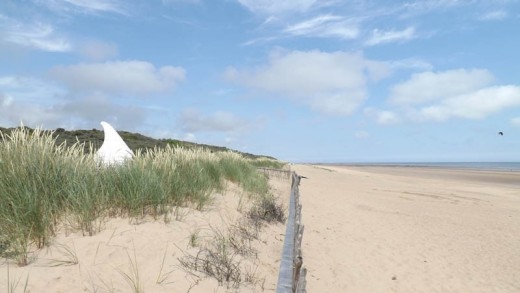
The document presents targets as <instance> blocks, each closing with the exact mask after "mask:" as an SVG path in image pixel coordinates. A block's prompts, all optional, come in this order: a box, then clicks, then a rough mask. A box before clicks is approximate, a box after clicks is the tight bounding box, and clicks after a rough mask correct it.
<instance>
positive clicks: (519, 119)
mask: <svg viewBox="0 0 520 293" xmlns="http://www.w3.org/2000/svg"><path fill="white" fill-rule="evenodd" d="M511 124H513V126H517V127H520V117H515V118H513V119H511Z"/></svg>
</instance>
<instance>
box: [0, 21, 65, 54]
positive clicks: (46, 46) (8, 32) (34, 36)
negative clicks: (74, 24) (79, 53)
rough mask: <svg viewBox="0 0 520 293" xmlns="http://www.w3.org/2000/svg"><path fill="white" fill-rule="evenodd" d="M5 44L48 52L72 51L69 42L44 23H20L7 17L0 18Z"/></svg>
mask: <svg viewBox="0 0 520 293" xmlns="http://www.w3.org/2000/svg"><path fill="white" fill-rule="evenodd" d="M0 25H1V26H3V33H2V34H0V36H2V38H3V40H4V41H5V42H9V43H12V44H17V45H20V46H23V47H28V48H33V49H37V50H42V51H48V52H68V51H70V50H71V49H72V45H71V44H70V42H69V41H68V40H67V39H65V38H64V37H62V36H59V34H57V33H56V32H55V28H54V27H53V26H52V25H50V24H46V23H39V22H35V23H28V24H26V23H21V22H18V21H15V20H12V19H10V18H7V17H2V18H0Z"/></svg>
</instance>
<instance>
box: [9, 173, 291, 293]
mask: <svg viewBox="0 0 520 293" xmlns="http://www.w3.org/2000/svg"><path fill="white" fill-rule="evenodd" d="M270 183H271V186H272V188H273V189H272V190H273V193H274V194H275V195H278V196H280V197H281V200H283V201H284V202H287V201H288V197H289V189H290V182H289V181H288V180H280V179H274V180H271V182H270ZM248 204H250V201H249V200H248V197H247V195H244V194H243V192H241V191H240V190H239V189H238V188H236V187H230V188H228V190H227V192H226V193H225V194H222V195H215V197H214V202H213V204H212V205H210V206H208V207H207V209H205V210H204V211H196V210H193V209H184V210H180V211H178V212H179V213H178V215H180V219H179V220H175V216H172V217H173V218H172V221H171V222H169V223H164V221H162V220H159V221H154V220H153V219H144V220H143V221H141V223H138V224H135V223H129V220H128V219H110V220H107V221H106V222H104V224H103V229H102V231H101V232H99V233H97V234H96V235H94V236H90V237H89V236H83V235H82V234H81V233H80V232H71V231H67V230H69V229H66V228H63V229H62V231H60V233H59V234H58V235H57V236H56V237H55V238H54V239H53V240H52V245H50V246H49V247H46V248H44V249H42V250H39V251H35V252H34V254H33V257H34V260H33V262H32V263H31V264H29V265H28V266H25V267H18V266H17V265H16V264H15V263H14V262H13V261H7V260H0V292H8V290H7V289H8V287H9V286H10V287H11V288H12V287H16V288H15V289H16V290H15V291H14V292H24V291H23V290H24V285H25V282H26V280H28V282H27V283H28V287H27V289H28V290H27V292H35V293H36V292H37V293H39V292H53V293H55V292H67V293H70V292H134V290H133V289H132V286H133V285H132V283H131V281H130V280H129V279H127V278H126V277H125V275H128V276H130V279H133V280H134V281H135V280H139V282H140V287H141V288H142V289H143V291H142V292H192V293H194V292H235V291H240V292H273V291H275V289H276V282H277V280H278V270H279V259H280V257H281V250H282V245H283V239H284V236H283V233H284V231H285V226H284V225H283V224H272V225H269V226H267V227H264V229H263V230H262V233H261V234H260V237H259V240H257V241H254V242H253V244H252V246H253V247H254V248H255V249H256V250H257V253H258V257H257V258H255V257H252V258H250V259H245V260H243V261H242V263H241V265H242V266H243V268H244V270H245V271H243V273H245V272H246V271H247V272H249V273H254V276H255V278H256V279H255V283H256V284H255V285H244V286H241V287H240V288H239V289H234V288H227V287H226V285H223V286H219V284H218V282H217V281H216V280H215V279H211V278H204V276H202V275H201V274H197V275H194V274H191V273H189V272H186V271H185V270H183V268H182V267H181V266H180V263H179V258H180V257H182V256H183V255H184V254H185V253H189V254H192V255H195V254H196V253H197V251H198V250H199V249H198V248H196V247H192V246H191V245H190V239H192V236H193V235H195V236H196V242H197V243H198V245H199V246H202V245H201V244H202V243H204V242H209V241H210V240H211V239H212V235H214V234H215V232H217V231H218V232H221V233H226V231H227V230H228V228H229V227H230V226H231V225H233V224H235V223H236V222H237V221H238V220H239V219H240V218H241V217H242V216H243V213H244V212H245V211H247V207H248ZM67 251H69V252H67ZM70 252H72V254H75V257H77V260H78V263H77V264H73V263H68V262H70V261H71V260H72V259H73V257H72V256H71V253H70ZM135 268H137V270H135ZM136 271H137V272H138V275H139V277H135V275H134V272H136ZM8 278H9V281H8ZM27 278H28V279H27ZM8 283H9V284H10V285H9V284H8ZM16 283H17V286H14V285H13V284H16Z"/></svg>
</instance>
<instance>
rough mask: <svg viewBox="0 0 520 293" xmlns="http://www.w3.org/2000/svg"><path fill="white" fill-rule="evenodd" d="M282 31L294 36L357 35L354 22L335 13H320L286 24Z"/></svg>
mask: <svg viewBox="0 0 520 293" xmlns="http://www.w3.org/2000/svg"><path fill="white" fill-rule="evenodd" d="M283 32H284V33H287V34H290V35H294V36H313V37H338V38H342V39H355V38H357V36H358V35H359V29H358V27H357V25H356V24H354V23H352V22H351V21H348V20H346V19H345V18H344V17H341V16H337V15H330V14H325V15H320V16H317V17H314V18H312V19H309V20H305V21H302V22H299V23H296V24H293V25H290V26H288V27H287V28H286V29H285V30H284V31H283Z"/></svg>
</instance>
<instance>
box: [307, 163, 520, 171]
mask: <svg viewBox="0 0 520 293" xmlns="http://www.w3.org/2000/svg"><path fill="white" fill-rule="evenodd" d="M311 165H328V166H353V167H413V168H433V169H435V168H440V169H453V170H457V169H459V170H475V171H506V172H520V162H388V163H387V162H374V163H363V162H348V163H311Z"/></svg>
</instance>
